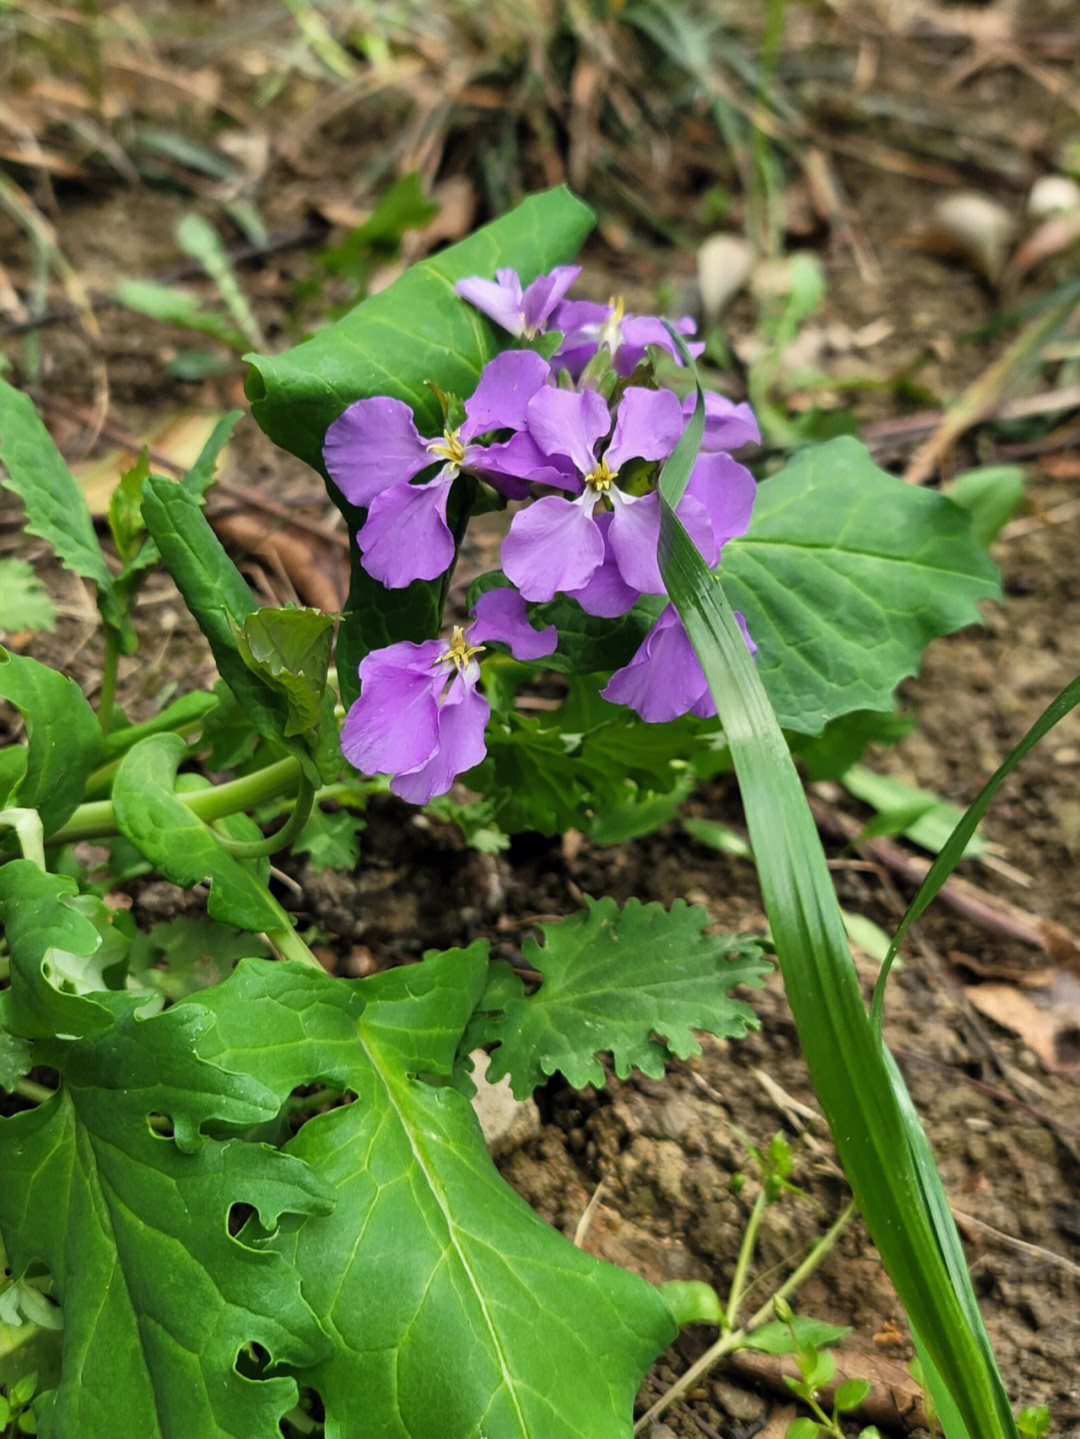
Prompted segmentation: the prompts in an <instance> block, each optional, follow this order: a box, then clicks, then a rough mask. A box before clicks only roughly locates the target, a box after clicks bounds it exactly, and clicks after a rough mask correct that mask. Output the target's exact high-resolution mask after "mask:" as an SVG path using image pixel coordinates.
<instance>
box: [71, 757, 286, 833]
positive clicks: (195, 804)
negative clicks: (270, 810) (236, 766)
mask: <svg viewBox="0 0 1080 1439" xmlns="http://www.w3.org/2000/svg"><path fill="white" fill-rule="evenodd" d="M300 778H301V770H300V761H299V760H298V759H294V758H293V757H292V756H291V755H290V756H288V757H287V758H286V759H281V760H276V761H275V762H274V763H273V764H268V765H266V766H265V767H264V768H263V769H259V770H255V772H254V773H253V774H245V775H241V776H240V777H239V778H238V779H230V780H226V781H225V783H224V784H216V785H214V786H213V788H211V789H203V790H192V791H190V792H188V793H186V794H183V793H181V794H177V796H176V797H177V799H179V800H182V801H183V803H184V804H186V805H187V807H188V809H190V810H191V811H192V813H193V814H197V815H198V816H199V818H200V819H203V820H205V821H206V822H207V824H210V823H211V822H212V821H213V820H215V819H223V818H224V817H225V815H227V814H236V813H237V811H238V810H246V809H251V808H253V807H254V806H255V805H257V804H261V803H262V801H263V800H266V799H273V798H274V796H275V795H279V794H284V793H286V792H287V791H288V790H290V789H295V788H296V787H297V785H298V783H299V781H300ZM117 833H118V830H117V826H116V815H115V813H114V811H113V806H112V801H111V800H107V799H106V800H94V801H92V802H91V803H89V804H81V805H79V807H78V809H77V810H76V811H75V813H74V814H73V815H72V816H71V818H70V819H69V820H68V822H67V824H65V825H64V826H63V827H62V828H60V829H58V830H56V831H55V832H54V833H53V834H51V835H50V836H49V843H50V844H72V843H73V842H74V841H75V840H80V839H107V838H108V837H109V836H110V835H114V834H117Z"/></svg>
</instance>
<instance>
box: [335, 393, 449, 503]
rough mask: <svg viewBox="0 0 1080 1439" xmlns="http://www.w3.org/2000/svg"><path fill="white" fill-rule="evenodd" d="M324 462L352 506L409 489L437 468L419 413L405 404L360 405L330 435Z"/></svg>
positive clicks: (377, 400)
mask: <svg viewBox="0 0 1080 1439" xmlns="http://www.w3.org/2000/svg"><path fill="white" fill-rule="evenodd" d="M323 460H324V462H325V464H326V469H327V472H328V473H329V475H330V478H331V479H332V480H333V482H334V484H335V485H337V487H338V489H339V490H340V491H341V493H342V494H343V495H344V496H345V498H346V499H347V500H348V501H349V503H350V504H352V505H370V504H371V502H372V500H373V499H374V498H375V496H376V495H378V494H381V493H382V492H383V490H386V489H389V488H390V486H391V485H397V484H405V483H407V482H408V481H409V480H411V479H412V477H413V476H414V475H418V474H419V473H420V471H421V470H425V469H427V467H428V466H429V465H431V464H434V463H435V458H434V456H433V455H432V454H431V453H430V451H429V450H428V447H427V444H426V442H425V441H424V440H423V439H422V438H421V436H420V433H419V431H418V430H417V428H416V422H415V421H414V419H413V412H412V410H410V409H409V407H408V405H407V404H405V402H404V401H403V400H394V399H391V398H390V396H389V395H376V396H374V397H373V398H372V399H370V400H357V401H356V403H355V404H353V405H350V406H349V408H348V409H347V410H344V411H343V412H342V413H341V414H340V415H339V416H338V417H337V419H336V420H335V421H334V422H333V424H332V425H331V426H330V427H329V429H328V430H327V431H326V439H325V441H324V442H323Z"/></svg>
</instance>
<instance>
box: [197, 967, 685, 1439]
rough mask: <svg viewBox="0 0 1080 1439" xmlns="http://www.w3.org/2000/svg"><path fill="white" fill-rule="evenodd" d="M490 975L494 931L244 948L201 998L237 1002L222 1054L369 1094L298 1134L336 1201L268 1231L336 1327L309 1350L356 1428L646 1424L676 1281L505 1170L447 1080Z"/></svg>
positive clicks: (399, 1438)
mask: <svg viewBox="0 0 1080 1439" xmlns="http://www.w3.org/2000/svg"><path fill="white" fill-rule="evenodd" d="M486 977H487V959H486V947H485V946H484V945H483V944H476V945H473V946H471V947H470V948H469V949H467V950H451V951H448V952H446V953H445V954H440V955H430V956H428V957H427V958H426V959H425V960H424V962H423V963H422V964H419V965H414V966H411V967H409V968H405V969H395V970H389V971H386V972H384V973H382V974H379V975H375V976H372V977H371V978H370V979H365V980H361V981H356V982H351V981H342V980H335V979H331V978H329V977H328V976H326V975H322V974H319V973H317V972H316V971H314V970H310V969H305V968H302V967H301V966H298V965H293V964H263V963H260V962H258V961H244V962H243V963H242V964H241V965H240V966H239V967H238V969H237V971H236V973H235V974H234V975H233V977H232V978H231V979H230V980H228V981H227V982H226V983H225V984H224V985H222V986H219V987H218V989H216V990H208V991H204V992H203V994H202V995H201V996H199V998H198V1000H197V1001H191V1003H193V1004H196V1003H197V1005H198V1006H199V1007H200V1008H201V1009H204V1010H212V1012H213V1014H214V1015H215V1017H216V1019H217V1023H216V1025H215V1026H214V1028H213V1029H209V1030H207V1032H206V1034H205V1035H204V1037H203V1038H202V1039H201V1040H200V1041H199V1045H198V1048H199V1053H200V1054H201V1055H203V1056H204V1057H206V1058H207V1059H211V1060H213V1061H214V1062H215V1063H217V1064H220V1065H221V1066H222V1067H223V1068H225V1069H227V1070H229V1071H232V1072H248V1073H252V1074H256V1075H258V1076H259V1077H260V1078H262V1079H263V1080H264V1081H265V1082H266V1083H268V1084H270V1085H271V1086H272V1087H274V1088H275V1089H276V1091H277V1093H278V1094H279V1095H284V1094H286V1093H287V1092H288V1091H289V1090H290V1089H291V1088H293V1087H294V1086H296V1085H297V1084H301V1083H307V1082H311V1081H313V1080H316V1079H318V1080H321V1081H322V1082H323V1083H327V1084H331V1085H334V1086H340V1087H341V1088H343V1089H346V1090H348V1091H350V1092H351V1093H352V1094H354V1095H355V1098H354V1099H353V1100H352V1102H351V1103H347V1104H343V1105H340V1106H338V1107H337V1108H335V1109H331V1110H329V1111H328V1112H325V1113H323V1114H319V1115H316V1116H314V1117H313V1118H311V1119H309V1120H308V1121H307V1123H306V1124H305V1125H304V1126H303V1128H302V1129H301V1130H300V1131H299V1133H298V1134H297V1135H296V1137H295V1138H294V1139H292V1140H291V1141H290V1142H289V1143H288V1144H287V1145H286V1147H285V1153H286V1154H287V1155H290V1156H293V1157H295V1158H297V1159H301V1160H302V1161H303V1162H304V1164H305V1165H306V1166H308V1167H309V1168H310V1170H311V1171H312V1172H313V1173H314V1174H315V1175H316V1176H318V1178H319V1179H320V1180H321V1181H323V1182H324V1183H326V1184H327V1185H328V1186H329V1187H330V1188H331V1190H332V1191H333V1193H334V1194H335V1196H336V1200H337V1202H336V1204H335V1206H334V1209H333V1211H332V1212H331V1213H330V1214H329V1215H327V1216H325V1217H319V1216H313V1217H311V1218H310V1219H306V1220H299V1221H297V1220H292V1219H288V1218H286V1219H284V1220H282V1222H281V1223H280V1225H279V1226H278V1230H277V1232H276V1233H275V1234H273V1235H267V1236H265V1237H263V1236H261V1235H260V1237H259V1239H258V1243H259V1246H260V1248H266V1249H269V1250H272V1251H274V1252H276V1253H280V1254H282V1255H284V1256H285V1257H286V1258H287V1259H288V1261H289V1263H290V1264H291V1265H292V1266H293V1267H294V1268H295V1269H296V1271H297V1272H298V1273H299V1274H300V1275H301V1277H302V1281H303V1293H304V1296H305V1298H306V1299H307V1300H308V1302H309V1303H310V1304H311V1306H312V1308H313V1309H314V1310H315V1312H316V1313H317V1314H319V1315H320V1316H321V1318H322V1321H323V1323H324V1325H325V1327H326V1330H327V1333H328V1334H329V1335H330V1337H331V1339H332V1341H333V1352H332V1354H331V1355H330V1356H329V1357H327V1358H326V1359H324V1360H322V1361H321V1362H319V1363H318V1364H316V1365H314V1366H313V1367H310V1368H308V1369H306V1370H304V1371H302V1372H297V1371H296V1370H293V1372H297V1377H298V1378H299V1379H300V1382H301V1383H302V1384H304V1385H305V1386H308V1387H310V1388H313V1389H315V1390H316V1391H317V1392H318V1394H319V1395H320V1397H321V1399H322V1402H323V1404H324V1406H325V1409H326V1415H327V1419H326V1424H327V1430H328V1432H332V1433H334V1434H336V1435H338V1436H340V1439H368V1436H370V1435H373V1434H379V1435H385V1436H387V1439H391V1436H394V1439H407V1436H410V1435H413V1436H421V1435H432V1436H434V1435H438V1436H439V1439H476V1436H478V1435H480V1434H486V1435H490V1436H492V1439H494V1436H499V1439H510V1436H520V1439H526V1436H529V1439H535V1436H538V1435H543V1436H544V1439H619V1436H624V1439H630V1434H631V1424H632V1417H631V1416H632V1405H633V1398H634V1394H635V1392H636V1389H637V1387H638V1385H639V1384H640V1381H641V1379H642V1377H643V1376H644V1373H645V1370H646V1368H647V1367H648V1365H649V1363H650V1362H651V1360H652V1359H653V1358H654V1357H655V1355H656V1354H657V1353H658V1352H659V1350H660V1349H662V1348H663V1347H664V1345H665V1344H667V1343H669V1342H670V1341H671V1339H672V1338H673V1337H674V1335H675V1333H676V1325H675V1322H674V1320H673V1318H672V1315H671V1312H670V1310H669V1308H668V1306H667V1304H666V1303H665V1302H664V1300H663V1298H662V1296H661V1293H660V1291H659V1290H657V1289H655V1288H653V1286H652V1285H650V1284H648V1283H646V1282H645V1281H644V1280H642V1279H640V1278H638V1277H637V1276H635V1275H633V1274H630V1273H627V1272H626V1271H624V1270H621V1269H617V1268H615V1267H613V1266H611V1265H608V1264H605V1263H603V1262H601V1261H599V1260H597V1259H595V1258H594V1257H593V1256H591V1255H589V1254H587V1253H585V1252H584V1251H583V1250H581V1249H577V1248H575V1246H574V1245H572V1244H571V1243H569V1241H568V1240H566V1239H564V1238H563V1237H562V1236H561V1235H560V1234H559V1233H558V1232H557V1231H555V1230H554V1229H552V1228H550V1227H549V1226H548V1225H547V1224H545V1223H544V1222H543V1221H542V1220H541V1219H540V1218H539V1217H538V1216H537V1215H536V1214H535V1213H534V1212H533V1211H532V1210H531V1209H530V1208H529V1206H528V1205H527V1204H525V1202H524V1201H523V1200H522V1199H521V1198H520V1197H519V1196H517V1195H516V1194H515V1193H514V1192H513V1191H512V1190H511V1189H510V1188H509V1187H508V1186H507V1185H506V1184H505V1183H504V1181H503V1180H502V1179H501V1178H500V1177H499V1174H498V1171H497V1170H496V1169H495V1167H494V1165H493V1164H492V1162H491V1159H490V1157H489V1155H488V1153H487V1149H486V1147H485V1145H484V1141H483V1137H482V1135H481V1132H480V1128H479V1125H478V1123H477V1121H476V1118H475V1115H474V1114H473V1111H472V1107H471V1106H470V1105H469V1103H468V1101H467V1100H466V1099H465V1098H464V1097H463V1096H462V1095H461V1094H460V1093H458V1092H457V1091H456V1090H455V1089H453V1088H451V1087H449V1086H448V1085H447V1084H446V1083H445V1080H446V1079H448V1078H449V1076H450V1075H451V1073H452V1071H453V1066H454V1060H455V1055H456V1053H457V1051H458V1049H459V1046H460V1044H461V1042H462V1033H463V1031H464V1029H465V1026H466V1023H467V1021H468V1019H469V1016H470V1015H471V1013H472V1011H473V1008H474V1006H475V1004H476V1001H477V999H478V998H479V996H480V993H481V992H482V990H483V988H484V984H485V981H486ZM180 1007H181V1008H183V1007H184V1006H180ZM421 1075H423V1076H428V1077H429V1078H428V1080H427V1081H425V1080H424V1079H422V1078H420V1077H419V1076H421ZM240 1237H241V1238H244V1237H245V1235H244V1234H243V1233H242V1234H241V1236H240ZM252 1242H255V1240H254V1239H253V1240H252Z"/></svg>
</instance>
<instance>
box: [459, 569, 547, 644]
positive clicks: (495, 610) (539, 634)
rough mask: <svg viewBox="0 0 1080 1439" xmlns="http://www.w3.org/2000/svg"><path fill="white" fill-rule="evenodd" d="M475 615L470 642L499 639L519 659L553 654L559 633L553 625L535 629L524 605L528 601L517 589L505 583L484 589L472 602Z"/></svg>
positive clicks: (471, 626)
mask: <svg viewBox="0 0 1080 1439" xmlns="http://www.w3.org/2000/svg"><path fill="white" fill-rule="evenodd" d="M473 614H474V615H475V616H476V618H475V620H474V621H473V623H472V624H471V625H470V626H469V643H470V644H480V643H481V642H482V641H483V640H496V641H498V642H499V643H500V644H504V645H507V646H508V647H509V650H510V653H511V654H512V655H513V656H514V658H515V659H518V660H538V659H542V658H543V657H544V655H550V654H554V652H555V649H556V646H557V645H558V643H559V636H558V634H557V632H556V630H555V626H554V625H548V626H547V627H546V628H545V629H542V630H536V629H533V627H532V625H531V624H530V623H529V620H528V614H527V612H526V609H525V601H524V600H523V599H522V597H521V595H519V594H518V592H517V590H509V589H507V588H506V587H505V586H500V587H499V588H497V589H491V590H485V591H484V593H483V594H482V595H481V596H480V598H479V599H478V600H477V601H476V604H475V605H473Z"/></svg>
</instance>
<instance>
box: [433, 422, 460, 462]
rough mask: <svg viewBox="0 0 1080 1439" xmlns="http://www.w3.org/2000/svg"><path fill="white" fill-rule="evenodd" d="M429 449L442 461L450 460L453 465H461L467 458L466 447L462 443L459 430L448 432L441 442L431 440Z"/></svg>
mask: <svg viewBox="0 0 1080 1439" xmlns="http://www.w3.org/2000/svg"><path fill="white" fill-rule="evenodd" d="M428 449H429V450H430V451H431V453H432V454H433V455H438V457H439V459H440V460H448V461H449V463H450V464H452V465H460V464H461V462H462V460H463V459H464V458H465V446H464V445H463V444H462V443H461V435H460V432H459V431H458V430H446V431H445V432H444V434H443V437H442V439H441V440H429V441H428Z"/></svg>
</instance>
